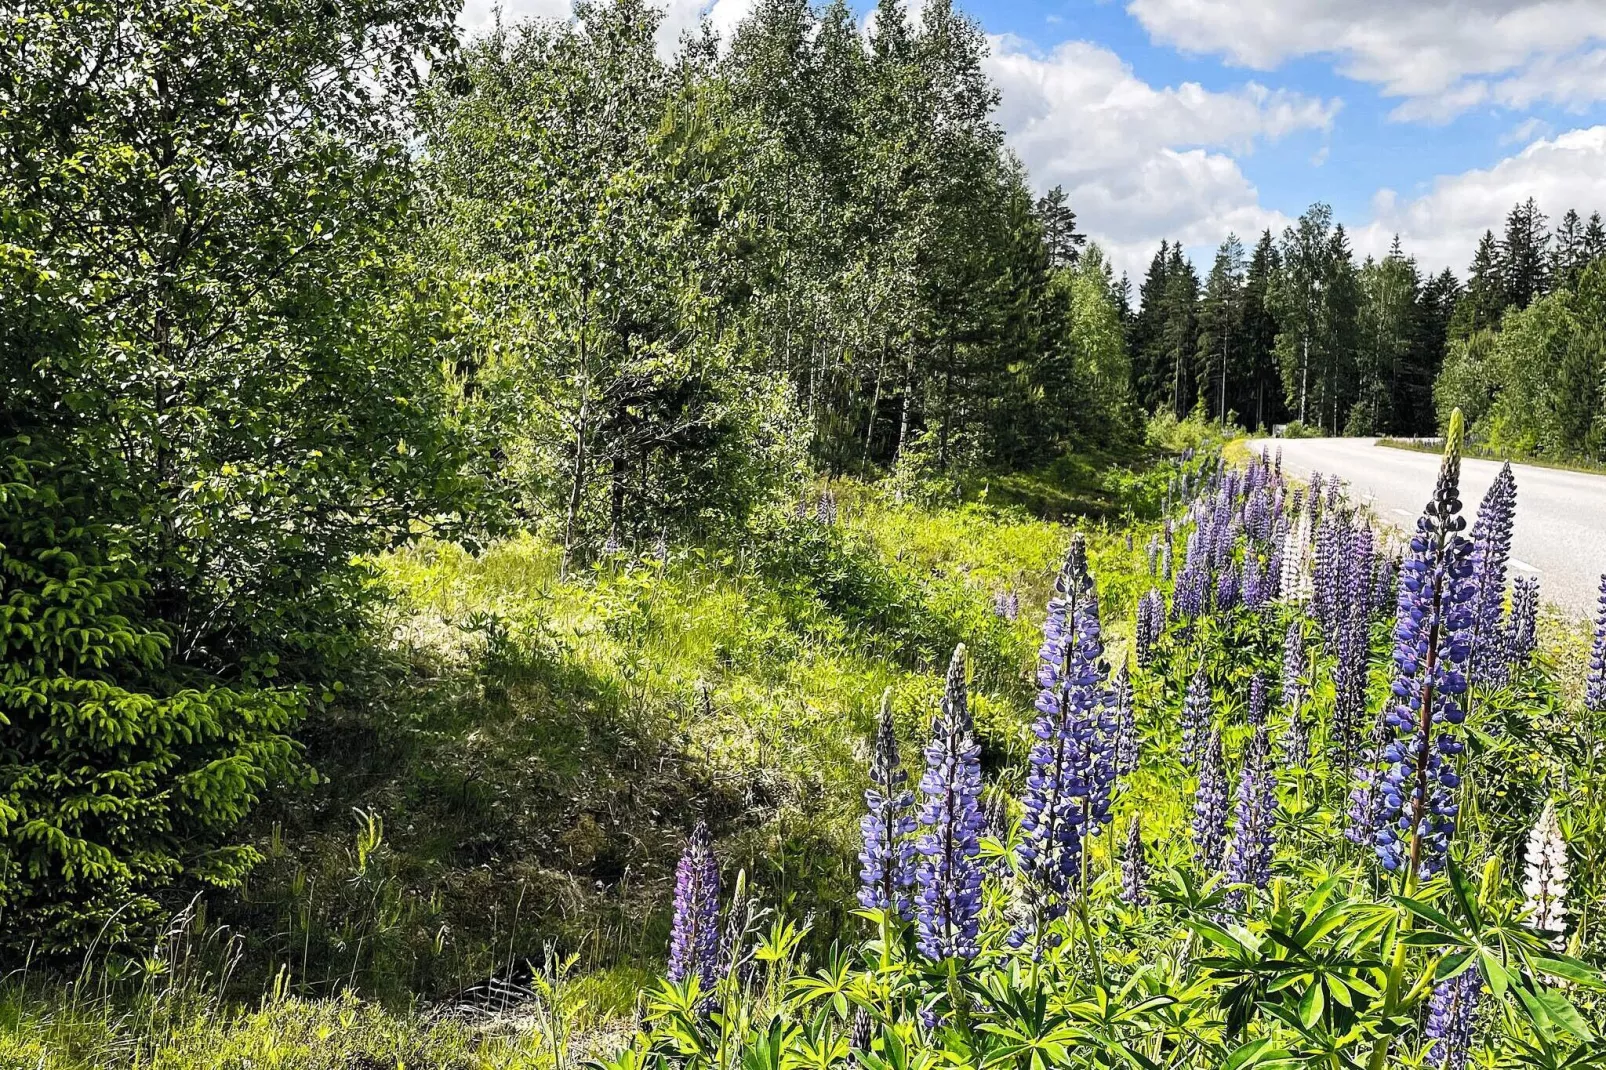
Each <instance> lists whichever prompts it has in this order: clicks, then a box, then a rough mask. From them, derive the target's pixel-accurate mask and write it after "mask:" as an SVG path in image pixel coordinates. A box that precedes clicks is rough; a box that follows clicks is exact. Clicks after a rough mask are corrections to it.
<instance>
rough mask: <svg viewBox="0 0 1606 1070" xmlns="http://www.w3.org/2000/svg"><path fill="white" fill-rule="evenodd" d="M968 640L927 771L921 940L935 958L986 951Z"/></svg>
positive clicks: (918, 876) (957, 658)
mask: <svg viewBox="0 0 1606 1070" xmlns="http://www.w3.org/2000/svg"><path fill="white" fill-rule="evenodd" d="M965 687H966V684H965V646H964V644H963V643H961V644H960V645H959V646H957V647H955V648H954V657H953V661H952V662H951V663H950V665H949V669H948V686H947V688H946V690H945V693H944V695H943V699H942V706H941V708H940V711H939V713H938V715H937V718H936V721H935V723H934V725H933V732H932V736H933V738H932V740H931V742H930V743H929V744H928V745H927V746H926V752H925V757H926V772H925V775H924V776H923V777H921V778H920V795H921V807H920V837H919V838H918V839H917V840H916V841H915V850H916V851H918V852H919V853H920V860H919V864H918V865H917V866H916V867H915V883H916V886H917V888H918V892H917V894H916V897H915V911H916V922H917V924H918V926H919V936H918V938H917V941H916V942H917V944H918V946H919V948H920V950H921V952H922V953H923V954H925V955H926V956H928V957H930V958H933V959H939V960H940V959H946V958H966V959H968V958H972V957H974V956H975V954H976V952H977V951H978V950H979V947H978V944H977V935H978V933H979V931H980V914H981V880H982V871H981V866H980V864H979V862H978V856H979V855H980V854H981V830H982V826H983V824H985V820H986V819H985V818H984V816H983V814H982V809H981V748H980V747H978V746H977V745H976V743H975V741H974V740H973V739H972V738H971V727H972V726H971V721H970V712H969V703H968V701H967V699H966V693H965Z"/></svg>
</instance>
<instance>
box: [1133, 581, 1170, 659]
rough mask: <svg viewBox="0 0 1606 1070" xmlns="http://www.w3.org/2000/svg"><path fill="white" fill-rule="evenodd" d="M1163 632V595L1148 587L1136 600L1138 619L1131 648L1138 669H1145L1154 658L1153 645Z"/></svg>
mask: <svg viewBox="0 0 1606 1070" xmlns="http://www.w3.org/2000/svg"><path fill="white" fill-rule="evenodd" d="M1164 631H1165V595H1163V594H1161V593H1160V590H1159V588H1157V587H1150V588H1149V589H1148V590H1147V591H1145V592H1144V593H1143V597H1141V598H1139V599H1138V619H1137V626H1136V628H1135V629H1134V635H1133V646H1134V648H1135V650H1136V653H1137V659H1138V667H1139V668H1143V669H1146V668H1148V667H1149V663H1150V662H1151V661H1152V660H1153V658H1154V644H1156V643H1158V642H1159V641H1160V636H1161V634H1162V633H1163V632H1164Z"/></svg>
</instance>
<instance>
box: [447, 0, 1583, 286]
mask: <svg viewBox="0 0 1606 1070" xmlns="http://www.w3.org/2000/svg"><path fill="white" fill-rule="evenodd" d="M491 2H492V0H469V6H468V9H467V10H466V11H465V14H464V23H465V24H466V25H469V26H474V25H476V24H477V23H478V22H479V21H482V20H483V19H484V17H485V13H486V11H487V10H488V8H489V5H490V3H491ZM502 2H503V6H504V8H505V11H506V13H507V14H508V15H515V16H516V15H519V14H560V13H562V12H563V11H564V10H566V7H567V0H502ZM666 2H667V5H668V17H667V19H666V31H669V32H670V33H671V34H672V33H675V32H678V28H680V27H684V26H689V25H692V24H694V23H695V22H696V20H697V19H698V18H699V17H702V16H703V15H705V14H706V15H707V16H708V17H709V18H711V20H712V21H713V22H714V24H715V25H716V27H719V28H721V29H722V30H727V31H728V29H729V28H731V27H734V26H735V25H736V24H737V23H738V22H739V21H740V19H741V17H742V16H743V15H744V14H745V13H746V11H747V10H748V7H749V5H750V3H751V0H666ZM911 2H912V6H913V7H914V8H916V9H917V10H918V7H919V6H920V2H921V0H911ZM958 2H959V3H960V5H961V6H962V7H963V8H964V9H965V10H966V11H967V12H968V13H969V14H970V15H971V16H972V17H974V18H976V19H977V20H978V21H979V22H980V24H981V26H982V28H983V29H984V30H985V31H986V33H987V34H988V36H989V39H990V44H991V52H992V54H991V56H990V58H989V60H988V69H989V73H990V75H991V76H992V78H993V80H994V82H995V84H997V86H998V87H999V91H1000V93H1001V95H1002V103H1001V105H1000V109H999V120H1000V122H1001V123H1002V124H1003V126H1004V129H1005V131H1006V133H1007V134H1008V136H1009V139H1010V143H1011V145H1012V147H1013V148H1014V149H1015V151H1016V152H1017V153H1018V154H1019V155H1020V157H1021V158H1022V160H1023V161H1024V162H1025V163H1026V166H1027V168H1028V170H1029V172H1030V173H1031V176H1032V180H1033V183H1034V184H1035V185H1037V186H1038V187H1039V188H1040V189H1041V188H1047V187H1048V186H1051V185H1054V184H1056V183H1057V184H1061V185H1063V186H1064V187H1065V188H1066V189H1067V191H1069V193H1070V197H1071V204H1072V207H1073V208H1074V209H1075V210H1076V211H1077V213H1078V217H1079V220H1080V223H1081V225H1082V227H1083V228H1084V229H1085V230H1087V231H1088V232H1089V233H1090V234H1091V235H1092V236H1093V237H1094V239H1095V240H1097V241H1098V242H1099V243H1100V244H1101V245H1103V246H1104V247H1105V248H1106V250H1107V251H1108V252H1109V254H1110V256H1111V258H1112V259H1113V260H1114V262H1115V264H1116V266H1117V267H1118V268H1121V269H1126V270H1128V271H1130V272H1131V273H1132V274H1133V275H1134V276H1136V275H1140V274H1141V273H1142V270H1143V268H1144V266H1146V264H1147V262H1148V259H1149V257H1150V256H1151V255H1152V253H1153V250H1154V248H1155V246H1157V245H1158V244H1159V242H1160V240H1161V239H1170V240H1180V241H1182V242H1183V243H1184V245H1185V247H1186V248H1187V249H1188V250H1189V252H1190V254H1191V255H1192V256H1193V257H1194V259H1195V261H1196V263H1199V264H1200V267H1201V270H1203V269H1204V268H1206V267H1208V260H1209V257H1210V255H1211V253H1212V251H1213V249H1214V247H1215V245H1216V244H1217V243H1219V242H1220V241H1221V240H1222V239H1223V238H1224V237H1226V235H1227V234H1228V233H1229V232H1235V233H1237V234H1238V235H1239V237H1240V238H1242V239H1244V240H1245V243H1246V244H1248V243H1250V242H1252V241H1253V240H1254V238H1255V237H1256V236H1258V235H1259V233H1260V231H1261V230H1263V229H1265V228H1268V227H1269V228H1271V229H1272V230H1273V231H1274V232H1277V231H1280V230H1281V229H1282V227H1284V226H1286V225H1287V224H1288V223H1289V222H1290V221H1292V220H1293V219H1294V218H1295V217H1297V216H1298V215H1299V213H1300V212H1302V211H1303V210H1304V209H1305V208H1306V207H1307V206H1308V205H1309V204H1311V203H1312V202H1313V201H1318V200H1319V201H1325V202H1327V203H1328V204H1331V205H1332V206H1333V208H1334V211H1335V214H1336V215H1337V217H1338V219H1339V220H1340V221H1341V222H1343V223H1344V224H1345V225H1346V226H1347V227H1348V228H1349V229H1350V231H1351V234H1352V240H1353V242H1354V245H1355V247H1356V250H1357V252H1358V253H1360V254H1365V253H1381V252H1383V251H1384V250H1386V249H1387V247H1388V244H1389V242H1390V240H1391V239H1392V237H1393V235H1394V234H1396V233H1398V234H1400V236H1401V241H1402V243H1403V245H1404V247H1405V249H1406V251H1407V252H1408V253H1410V254H1412V255H1414V256H1416V257H1417V259H1418V261H1419V262H1420V263H1421V265H1422V266H1423V267H1424V268H1425V269H1430V270H1437V269H1438V268H1441V267H1446V266H1448V267H1451V268H1453V269H1454V270H1455V271H1456V272H1457V274H1461V273H1462V272H1464V270H1465V267H1466V264H1467V261H1468V260H1469V259H1470V258H1471V254H1472V249H1473V246H1474V244H1475V243H1476V241H1477V237H1478V235H1479V234H1481V233H1482V232H1483V230H1484V229H1485V228H1494V229H1495V230H1496V231H1497V232H1498V230H1499V227H1500V224H1501V221H1502V218H1503V216H1504V214H1505V212H1506V211H1507V210H1508V209H1509V208H1510V207H1511V205H1512V204H1513V203H1514V202H1515V201H1517V200H1518V199H1520V198H1522V197H1526V196H1529V195H1532V196H1533V197H1535V198H1536V199H1537V200H1538V202H1539V205H1540V207H1541V208H1542V209H1543V210H1544V211H1545V212H1547V213H1548V214H1550V215H1551V216H1552V217H1556V216H1559V215H1560V214H1561V213H1562V212H1563V211H1565V210H1566V209H1568V208H1578V209H1579V210H1580V211H1581V212H1583V213H1584V214H1585V215H1587V214H1588V213H1589V212H1591V211H1594V210H1597V209H1599V210H1601V211H1602V212H1606V0H958ZM861 6H865V5H861ZM670 39H671V40H672V39H673V37H672V36H671V37H670Z"/></svg>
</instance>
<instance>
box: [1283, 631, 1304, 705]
mask: <svg viewBox="0 0 1606 1070" xmlns="http://www.w3.org/2000/svg"><path fill="white" fill-rule="evenodd" d="M1309 671H1310V662H1309V661H1308V659H1307V658H1306V656H1305V633H1304V630H1303V629H1302V628H1300V626H1299V621H1297V620H1294V621H1290V622H1289V624H1288V631H1286V632H1284V633H1283V690H1282V698H1281V702H1282V705H1283V706H1284V707H1286V708H1288V709H1297V708H1299V707H1300V706H1303V705H1304V704H1305V696H1306V694H1307V693H1308V690H1309V687H1310V685H1309V683H1308V682H1307V681H1306V678H1305V677H1306V673H1308V672H1309Z"/></svg>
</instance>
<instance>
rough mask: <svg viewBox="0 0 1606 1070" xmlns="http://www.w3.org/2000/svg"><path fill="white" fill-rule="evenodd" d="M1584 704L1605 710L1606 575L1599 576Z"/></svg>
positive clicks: (1598, 710) (1593, 708) (1598, 709)
mask: <svg viewBox="0 0 1606 1070" xmlns="http://www.w3.org/2000/svg"><path fill="white" fill-rule="evenodd" d="M1584 705H1585V706H1587V707H1589V708H1590V709H1591V710H1593V711H1595V712H1596V713H1599V712H1600V711H1602V710H1606V575H1602V576H1601V578H1600V611H1599V612H1598V613H1597V614H1596V615H1595V639H1594V642H1593V643H1591V644H1590V647H1589V678H1588V679H1587V680H1586V681H1585V682H1584Z"/></svg>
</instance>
